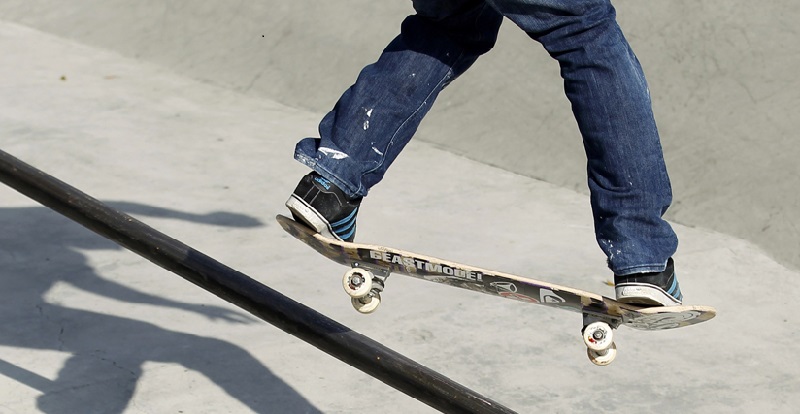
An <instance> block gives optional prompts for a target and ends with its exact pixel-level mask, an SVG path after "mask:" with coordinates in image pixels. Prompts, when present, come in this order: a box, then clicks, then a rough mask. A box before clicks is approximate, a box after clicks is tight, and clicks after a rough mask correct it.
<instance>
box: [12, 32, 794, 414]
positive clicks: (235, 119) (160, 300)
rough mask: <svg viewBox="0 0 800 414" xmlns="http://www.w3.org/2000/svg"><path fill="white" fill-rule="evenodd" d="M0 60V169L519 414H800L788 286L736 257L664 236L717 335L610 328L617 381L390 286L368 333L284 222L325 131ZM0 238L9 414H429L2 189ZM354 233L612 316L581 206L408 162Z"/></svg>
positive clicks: (553, 327) (716, 239) (492, 304)
mask: <svg viewBox="0 0 800 414" xmlns="http://www.w3.org/2000/svg"><path fill="white" fill-rule="evenodd" d="M0 50H2V51H3V53H2V54H0V145H1V146H2V148H3V150H5V151H7V152H9V153H11V154H13V155H15V156H17V157H19V158H21V159H22V160H24V161H26V162H28V163H31V164H33V165H35V166H37V167H38V168H41V169H43V170H44V171H46V172H48V173H50V174H52V175H54V176H56V177H59V178H60V179H62V180H64V181H66V182H68V183H70V184H72V185H74V186H76V187H78V188H79V189H81V190H83V191H85V192H87V193H88V194H90V195H92V196H94V197H97V198H99V199H102V200H105V201H107V202H109V203H110V204H112V205H115V206H117V207H119V208H121V209H123V210H125V211H127V212H129V213H131V214H134V215H136V216H137V217H139V218H141V219H142V220H144V221H145V222H147V223H148V224H150V225H152V226H154V227H156V228H157V229H159V230H161V231H163V232H165V233H167V234H169V235H171V236H173V237H175V238H177V239H179V240H181V241H183V242H185V243H187V244H189V245H191V246H192V247H194V248H197V249H198V250H200V251H203V252H204V253H206V254H209V255H211V256H212V257H214V258H216V259H218V260H220V261H221V262H223V263H225V264H227V265H229V266H232V267H233V268H235V269H237V270H240V271H243V272H245V273H247V274H249V275H251V276H253V277H255V278H257V279H259V280H260V281H262V282H263V283H265V284H267V285H269V286H271V287H273V288H275V289H277V290H279V291H281V292H282V293H284V294H286V295H287V296H289V297H291V298H293V299H295V300H298V301H300V302H302V303H305V304H307V305H309V306H311V307H313V308H315V309H317V310H319V311H320V312H322V313H323V314H326V315H327V316H329V317H332V318H334V319H336V320H338V321H340V322H341V323H343V324H345V325H347V326H349V327H351V328H352V329H354V330H356V331H358V332H360V333H363V334H366V335H368V336H370V337H372V338H373V339H376V340H378V341H380V342H381V343H383V344H385V345H387V346H388V347H390V348H393V349H395V350H397V351H399V352H401V353H403V354H405V355H407V356H408V357H410V358H412V359H415V360H417V361H418V362H420V363H422V364H424V365H426V366H429V367H431V368H433V369H435V370H437V371H439V372H441V373H443V374H444V375H446V376H448V377H450V378H452V379H454V380H456V381H459V382H460V383H462V384H464V385H465V386H467V387H470V388H472V389H474V390H476V391H478V392H480V393H483V394H484V395H486V396H488V397H491V398H493V399H495V400H497V401H499V402H501V403H503V404H505V405H507V406H509V407H511V408H513V409H515V410H517V411H519V412H522V413H526V412H585V411H608V412H619V413H641V412H659V413H670V412H675V413H692V412H698V413H699V412H730V413H749V412H773V413H793V412H796V407H797V406H798V405H799V404H800V379H799V378H798V376H797V373H798V372H800V361H799V360H798V358H797V355H796V350H797V341H798V340H800V330H798V328H797V327H798V326H799V325H798V323H800V321H799V320H798V316H797V313H796V312H791V311H790V309H791V308H790V306H791V304H792V303H794V301H795V300H796V298H797V296H798V295H800V288H799V287H798V283H797V280H798V279H797V277H798V276H800V275H798V273H797V272H796V271H792V270H789V269H787V268H785V267H783V266H782V265H780V264H778V263H776V262H775V261H774V260H773V259H771V258H770V257H769V256H768V255H767V254H766V253H765V252H764V251H762V250H761V249H760V248H758V247H756V246H755V245H754V244H752V243H750V242H748V241H745V240H742V239H738V238H734V237H731V236H728V235H724V234H721V233H716V232H713V231H709V230H704V229H700V228H690V227H685V226H681V225H677V226H676V231H677V232H678V233H679V236H680V237H681V240H682V244H681V248H680V252H679V255H678V258H677V259H678V266H679V271H680V277H681V284H682V287H683V290H684V292H685V294H686V299H687V302H688V303H694V304H706V305H712V306H715V307H716V308H717V309H718V311H719V316H718V317H717V318H716V319H715V320H713V321H711V322H708V323H705V324H703V325H699V326H695V327H692V328H686V329H681V330H677V331H671V332H656V333H649V332H639V331H634V330H631V329H622V330H620V331H618V334H617V344H618V345H619V348H620V354H619V357H618V358H617V361H615V362H614V364H612V365H611V366H609V367H606V368H599V367H595V366H592V365H591V364H590V363H589V361H588V360H587V359H586V356H585V350H584V346H583V344H582V342H581V341H580V339H579V329H580V317H579V316H577V315H575V314H571V313H566V312H562V311H559V310H557V309H546V308H539V307H535V306H532V305H526V304H523V303H518V302H513V301H506V300H500V299H498V298H493V297H488V296H485V295H480V294H477V293H471V292H463V291H460V290H458V291H455V290H453V289H448V288H446V287H444V286H439V285H435V284H425V283H424V282H420V281H416V280H408V279H404V278H399V277H396V278H394V279H391V280H390V285H389V289H388V291H387V292H386V294H385V295H384V303H383V305H382V308H381V309H380V310H379V311H378V312H377V313H375V314H374V315H371V316H369V317H365V316H363V315H359V314H357V313H356V312H355V311H353V310H352V309H351V307H350V305H349V303H348V299H347V298H346V297H345V295H344V294H343V293H342V292H341V287H340V275H341V273H342V271H343V270H344V269H343V268H341V267H339V266H337V265H335V264H333V263H331V262H328V261H327V260H326V259H324V258H322V257H319V256H317V255H316V254H313V252H312V251H311V250H310V249H308V248H307V247H306V246H304V245H303V244H301V243H299V242H297V241H295V240H294V239H291V238H290V237H289V236H287V235H285V234H284V233H283V232H282V231H281V230H280V228H279V227H278V226H277V225H276V223H275V222H274V220H273V217H274V215H275V214H276V213H280V212H283V206H282V204H283V202H284V201H285V199H286V197H287V195H288V194H289V192H290V191H291V189H292V188H293V187H294V184H295V183H296V181H297V179H298V178H299V176H300V175H301V174H303V173H304V172H305V170H304V169H303V167H301V166H300V165H299V164H297V163H295V162H294V161H292V160H291V157H290V154H291V152H292V148H293V145H294V138H293V137H301V136H307V135H311V134H313V132H314V129H315V127H316V123H317V120H318V119H319V117H320V116H321V113H319V112H311V111H305V110H298V109H292V108H290V107H287V106H284V105H282V104H279V103H276V102H274V101H270V100H267V99H262V98H255V97H248V96H245V95H243V94H241V93H238V92H235V91H231V90H230V89H228V88H224V87H219V86H215V85H211V84H208V83H203V82H199V81H196V80H192V79H190V78H188V77H186V76H182V75H180V74H178V73H175V72H174V71H172V70H169V69H165V68H164V67H162V66H156V65H154V64H150V63H145V62H142V61H137V60H132V59H128V58H126V57H124V56H122V55H120V54H117V53H112V52H108V51H103V50H100V49H95V48H92V47H88V46H85V45H81V44H78V43H75V42H72V41H69V40H65V39H63V38H59V37H55V36H52V35H49V34H46V33H43V32H40V31H37V30H34V29H31V28H28V27H24V26H20V25H17V24H14V23H9V22H0ZM498 209H500V210H502V211H503V212H504V213H503V214H497V211H498ZM473 222H478V223H480V225H478V226H476V225H470V223H473ZM0 228H2V229H3V230H2V232H0V413H2V414H18V413H37V412H41V413H247V412H256V413H317V412H324V413H350V412H361V411H364V410H365V407H367V409H371V410H374V411H378V412H382V413H412V412H413V413H423V412H431V411H432V410H431V409H430V408H428V407H427V406H424V405H422V404H420V403H419V402H417V401H416V400H414V399H412V398H409V397H407V396H405V395H403V394H401V393H398V392H396V391H394V390H392V389H390V388H388V387H387V386H385V385H383V384H382V383H380V382H378V381H377V380H374V379H372V378H370V377H368V376H366V375H364V374H362V373H361V372H359V371H357V370H355V369H353V368H351V367H349V366H346V365H345V364H342V363H341V362H339V361H337V360H335V359H333V358H331V357H329V356H327V355H325V354H323V353H321V352H319V351H318V350H316V349H314V348H313V347H311V346H309V345H307V344H305V343H303V342H301V341H299V340H297V339H295V338H293V337H292V336H290V335H287V334H285V333H284V332H282V331H280V330H278V329H276V328H274V327H271V326H269V325H266V324H265V323H263V322H260V321H258V320H256V319H254V318H252V317H249V316H248V315H245V314H242V312H241V311H239V310H237V309H236V308H234V307H232V306H230V305H228V304H226V303H224V302H222V301H220V300H219V299H217V298H216V297H214V296H212V295H210V294H208V293H206V292H204V291H202V290H200V289H198V288H197V287H195V286H193V285H190V284H188V283H186V282H185V281H184V280H183V279H182V278H180V277H177V276H175V275H173V274H171V273H168V272H166V271H163V270H162V269H160V268H157V267H156V266H154V265H152V264H150V263H149V262H147V261H145V260H144V259H141V258H139V257H138V256H135V255H134V254H132V253H130V252H127V251H125V250H123V249H121V248H119V247H117V246H116V245H114V244H113V243H111V242H109V241H107V240H105V239H102V238H100V237H98V236H96V235H94V234H93V233H91V232H89V231H88V230H85V229H83V228H82V227H80V226H78V225H77V224H74V223H72V222H70V221H68V220H67V219H65V218H63V217H61V216H59V215H57V214H56V213H53V212H52V211H49V210H48V209H46V208H44V207H41V206H39V205H37V204H36V203H34V202H32V201H30V200H29V199H27V198H25V197H23V196H21V195H20V194H18V193H16V192H14V191H13V190H11V189H9V188H7V187H5V186H0ZM359 228H360V233H359V240H361V241H364V242H376V243H382V244H387V245H391V246H396V247H399V248H406V249H409V250H414V251H420V252H424V253H427V254H431V255H434V256H440V257H444V258H448V259H452V260H457V261H463V262H466V263H471V264H475V265H478V266H483V267H488V268H496V269H498V270H503V271H508V272H513V273H518V274H522V275H528V276H530V277H534V278H540V279H545V280H550V281H553V282H556V283H560V284H564V285H568V286H574V287H578V288H582V289H586V290H590V291H595V292H598V293H602V294H605V295H611V294H612V293H613V292H612V288H611V287H609V286H607V285H606V284H605V282H606V281H607V280H608V279H610V277H611V275H610V274H609V273H608V271H606V270H605V266H604V260H603V257H602V253H601V252H600V250H599V249H598V248H597V246H596V245H595V242H594V240H593V235H592V230H591V215H590V211H589V205H588V199H587V197H586V196H585V195H583V194H580V193H578V192H574V191H572V190H569V189H564V188H561V187H558V186H555V185H552V184H548V183H545V182H542V181H538V180H534V179H531V178H528V177H525V176H523V175H517V174H513V173H511V172H507V171H504V170H501V169H497V168H494V167H491V166H487V165H485V164H482V163H479V162H476V161H472V160H469V159H467V158H463V157H460V156H457V155H454V154H452V153H450V152H447V151H443V150H441V149H438V148H437V147H436V146H434V145H431V144H428V143H424V142H420V141H417V142H413V143H412V144H410V146H409V147H408V149H407V153H405V154H404V155H403V157H401V159H400V160H399V161H398V162H397V164H396V166H395V168H394V169H393V170H392V171H390V174H389V175H388V177H387V179H386V181H385V182H384V183H383V184H382V185H381V186H380V187H379V188H376V190H375V191H374V193H373V194H372V195H371V196H370V198H369V199H368V200H367V201H365V204H364V210H363V213H362V215H360V216H359ZM761 282H766V283H765V284H760V283H761ZM756 283H759V284H756Z"/></svg>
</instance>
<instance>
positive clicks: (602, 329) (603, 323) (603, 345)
mask: <svg viewBox="0 0 800 414" xmlns="http://www.w3.org/2000/svg"><path fill="white" fill-rule="evenodd" d="M621 323H622V320H621V319H613V318H609V317H608V315H607V314H604V313H602V312H594V311H592V310H591V309H590V308H584V310H583V331H582V335H583V343H584V344H586V355H587V356H588V357H589V360H590V361H592V363H593V364H595V365H599V366H605V365H608V364H610V363H611V362H612V361H614V358H616V357H617V345H616V344H615V343H614V329H617V327H619V325H620V324H621Z"/></svg>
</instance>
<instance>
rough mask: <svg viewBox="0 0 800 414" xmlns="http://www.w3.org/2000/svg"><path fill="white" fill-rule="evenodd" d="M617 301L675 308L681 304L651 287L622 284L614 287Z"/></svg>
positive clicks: (661, 290) (637, 284)
mask: <svg viewBox="0 0 800 414" xmlns="http://www.w3.org/2000/svg"><path fill="white" fill-rule="evenodd" d="M615 290H616V293H617V301H618V302H622V303H629V304H631V305H649V306H677V305H680V304H681V303H682V302H681V301H680V300H678V299H675V297H673V296H672V295H670V294H669V293H667V292H665V291H664V290H663V289H660V288H658V287H656V286H653V285H648V284H639V283H622V284H620V285H618V286H617V287H616V289H615Z"/></svg>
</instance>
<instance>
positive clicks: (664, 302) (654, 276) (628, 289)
mask: <svg viewBox="0 0 800 414" xmlns="http://www.w3.org/2000/svg"><path fill="white" fill-rule="evenodd" d="M614 284H615V285H616V291H617V300H618V301H620V302H624V303H630V304H634V305H650V306H675V305H680V304H681V303H682V301H683V295H682V294H681V288H680V286H679V285H678V278H677V277H676V276H675V264H674V263H673V261H672V258H670V259H669V260H668V261H667V268H666V269H664V271H663V272H659V273H635V274H632V275H625V276H614Z"/></svg>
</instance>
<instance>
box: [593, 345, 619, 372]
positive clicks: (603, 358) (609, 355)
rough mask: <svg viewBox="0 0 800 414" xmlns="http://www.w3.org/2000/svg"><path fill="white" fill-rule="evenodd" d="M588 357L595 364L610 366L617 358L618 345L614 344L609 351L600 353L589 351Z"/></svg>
mask: <svg viewBox="0 0 800 414" xmlns="http://www.w3.org/2000/svg"><path fill="white" fill-rule="evenodd" d="M586 355H588V356H589V360H590V361H592V363H593V364H595V365H599V366H601V367H603V366H606V365H608V364H610V363H611V362H612V361H613V360H614V358H616V357H617V345H616V344H615V343H613V342H612V343H611V346H609V347H608V349H606V350H605V351H600V352H598V351H594V350H592V349H587V350H586Z"/></svg>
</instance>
